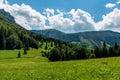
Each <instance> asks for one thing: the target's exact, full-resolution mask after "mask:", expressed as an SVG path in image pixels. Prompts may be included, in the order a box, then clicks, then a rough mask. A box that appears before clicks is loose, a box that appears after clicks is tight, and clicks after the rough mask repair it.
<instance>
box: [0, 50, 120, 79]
mask: <svg viewBox="0 0 120 80" xmlns="http://www.w3.org/2000/svg"><path fill="white" fill-rule="evenodd" d="M18 51H19V50H4V51H0V80H120V57H113V58H101V59H90V60H76V61H63V62H49V61H48V60H47V58H44V57H41V54H40V49H39V50H35V49H31V50H30V51H28V54H27V55H23V54H22V53H23V50H20V51H21V54H22V57H21V58H16V57H17V54H18Z"/></svg>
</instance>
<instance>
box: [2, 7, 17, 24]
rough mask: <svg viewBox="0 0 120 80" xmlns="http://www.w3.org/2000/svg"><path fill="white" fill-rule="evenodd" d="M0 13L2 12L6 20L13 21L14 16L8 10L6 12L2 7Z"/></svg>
mask: <svg viewBox="0 0 120 80" xmlns="http://www.w3.org/2000/svg"><path fill="white" fill-rule="evenodd" d="M0 13H1V14H3V15H4V16H5V17H6V18H7V19H8V20H10V21H11V22H14V23H15V19H14V17H13V16H12V15H11V14H10V13H9V12H6V11H5V10H4V9H0Z"/></svg>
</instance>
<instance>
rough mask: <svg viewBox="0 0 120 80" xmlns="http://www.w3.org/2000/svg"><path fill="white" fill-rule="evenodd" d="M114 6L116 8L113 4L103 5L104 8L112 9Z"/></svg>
mask: <svg viewBox="0 0 120 80" xmlns="http://www.w3.org/2000/svg"><path fill="white" fill-rule="evenodd" d="M115 6H116V4H113V3H107V4H106V5H105V7H106V8H113V7H115Z"/></svg>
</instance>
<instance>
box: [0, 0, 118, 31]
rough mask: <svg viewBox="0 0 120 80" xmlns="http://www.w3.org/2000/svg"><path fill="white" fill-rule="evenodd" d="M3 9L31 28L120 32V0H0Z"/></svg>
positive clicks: (22, 24)
mask: <svg viewBox="0 0 120 80" xmlns="http://www.w3.org/2000/svg"><path fill="white" fill-rule="evenodd" d="M0 9H5V11H7V12H9V13H10V14H11V15H12V16H13V17H14V18H15V21H16V23H18V24H19V25H21V26H22V27H24V28H25V29H28V30H41V29H57V30H60V31H62V32H65V33H76V32H85V31H99V30H112V31H117V32H120V22H119V21H120V0H90V1H88V0H37V1H35V0H0Z"/></svg>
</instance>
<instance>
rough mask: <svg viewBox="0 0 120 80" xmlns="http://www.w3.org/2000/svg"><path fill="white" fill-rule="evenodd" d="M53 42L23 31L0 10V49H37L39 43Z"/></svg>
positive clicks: (44, 37)
mask: <svg viewBox="0 0 120 80" xmlns="http://www.w3.org/2000/svg"><path fill="white" fill-rule="evenodd" d="M48 40H53V39H51V38H47V37H46V36H43V35H38V34H35V33H33V32H30V31H28V30H25V29H24V28H22V27H21V26H20V25H18V24H16V23H15V21H14V18H13V17H12V16H11V15H10V14H9V13H8V12H5V11H4V10H3V9H2V10H0V49H1V50H3V49H21V48H23V47H25V48H27V49H28V48H29V47H32V48H38V47H39V41H48Z"/></svg>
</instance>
